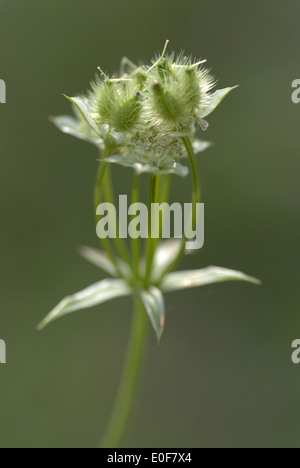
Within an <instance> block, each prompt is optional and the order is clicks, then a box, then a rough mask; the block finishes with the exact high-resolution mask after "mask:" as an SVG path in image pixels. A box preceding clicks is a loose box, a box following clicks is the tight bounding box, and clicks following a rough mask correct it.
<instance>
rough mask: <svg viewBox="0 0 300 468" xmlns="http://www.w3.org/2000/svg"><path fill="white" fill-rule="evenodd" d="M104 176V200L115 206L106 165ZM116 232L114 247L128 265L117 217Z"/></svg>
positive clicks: (108, 170)
mask: <svg viewBox="0 0 300 468" xmlns="http://www.w3.org/2000/svg"><path fill="white" fill-rule="evenodd" d="M106 172H107V173H106V177H105V184H104V190H105V197H106V201H107V202H108V203H112V204H113V205H114V206H115V200H114V192H113V188H112V178H111V170H110V167H109V166H108V167H107V170H106ZM116 231H117V232H116V234H117V237H116V239H114V240H115V243H116V247H117V249H118V252H119V255H120V256H121V258H122V259H123V260H124V261H125V262H127V263H128V265H130V264H131V260H130V256H129V253H128V250H127V246H126V244H125V242H124V239H122V238H121V237H119V223H118V219H117V220H116Z"/></svg>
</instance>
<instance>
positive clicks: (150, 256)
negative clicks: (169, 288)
mask: <svg viewBox="0 0 300 468" xmlns="http://www.w3.org/2000/svg"><path fill="white" fill-rule="evenodd" d="M156 181H157V178H156V176H155V175H151V176H150V186H149V203H148V243H147V255H146V259H147V263H146V277H145V281H146V285H148V283H149V279H150V275H151V269H152V260H153V253H154V239H153V238H152V209H151V207H152V203H155V194H156Z"/></svg>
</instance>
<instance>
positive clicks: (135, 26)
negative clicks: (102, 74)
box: [0, 0, 300, 448]
mask: <svg viewBox="0 0 300 468" xmlns="http://www.w3.org/2000/svg"><path fill="white" fill-rule="evenodd" d="M299 13H300V5H299V1H298V0H289V1H287V2H286V3H285V4H284V5H283V3H282V2H279V1H277V0H275V1H274V0H273V1H271V0H266V1H264V2H260V1H258V0H254V1H253V2H246V3H245V2H240V1H237V0H236V1H234V0H227V1H226V2H224V1H223V0H215V1H211V2H204V1H203V0H202V1H200V0H185V1H184V2H183V1H179V0H163V1H161V0H152V1H151V2H146V1H144V0H128V1H123V0H115V1H108V0H106V1H99V0H98V1H96V0H85V1H84V2H80V1H78V0H76V1H74V0H72V1H71V0H64V1H61V0H51V1H50V0H44V1H42V2H41V1H38V0H26V1H24V0H0V48H1V59H0V78H1V79H4V80H5V81H6V84H7V104H6V105H0V128H1V130H0V132H1V133H0V134H1V137H0V151H1V152H0V264H1V282H0V294H1V295H0V338H2V339H4V340H5V341H6V344H7V361H8V362H7V365H1V366H0V446H1V447H2V448H3V447H7V448H9V447H94V446H96V445H97V444H98V442H99V440H100V438H101V435H102V433H103V431H104V428H105V425H106V422H107V419H108V416H109V413H110V409H111V406H112V403H113V400H114V396H115V392H116V388H117V383H118V381H119V377H120V371H121V368H122V364H123V357H124V351H125V348H126V343H127V339H128V331H129V326H130V315H131V306H132V303H131V300H130V299H128V300H126V299H125V300H119V301H116V302H111V303H108V304H106V305H103V306H102V307H101V308H100V307H98V308H95V309H93V310H91V311H87V312H81V313H77V314H74V315H72V316H70V317H67V318H65V319H61V320H60V321H58V322H56V323H55V324H53V325H52V326H49V327H48V328H47V329H46V330H45V331H44V332H41V333H38V332H36V331H35V326H36V324H37V323H38V322H39V321H40V319H41V318H43V317H44V315H45V314H46V313H47V312H48V311H49V310H50V309H51V308H52V307H53V306H54V305H55V304H56V303H57V302H58V301H59V300H60V299H61V298H62V297H64V296H65V295H66V294H69V293H73V292H75V291H77V290H80V289H82V288H83V287H85V286H87V285H89V284H91V283H93V282H95V281H97V280H98V279H100V278H102V276H101V273H100V271H99V270H97V269H96V268H94V267H93V266H92V265H89V264H88V263H86V262H85V261H84V260H82V259H81V258H80V257H79V256H78V255H77V252H76V249H77V247H78V246H79V245H81V244H87V245H93V246H97V239H96V235H95V223H94V217H93V207H92V192H93V183H94V177H95V171H96V167H97V162H96V159H97V153H96V150H95V148H94V147H93V146H91V145H88V144H86V143H84V142H80V141H77V140H75V139H73V138H71V137H68V136H66V135H63V134H61V133H59V132H58V131H57V130H56V129H55V128H54V127H53V126H52V125H51V124H50V123H49V122H48V120H47V118H48V116H49V115H58V114H62V113H68V112H69V109H70V107H69V105H68V103H67V101H66V100H65V99H64V98H63V97H62V93H67V94H69V95H72V94H73V93H76V92H81V91H85V90H86V89H87V87H88V84H89V81H90V80H91V79H93V77H94V75H95V71H96V68H97V66H100V65H101V67H102V68H104V69H105V70H106V71H108V72H110V73H113V72H114V71H117V70H118V67H119V61H120V59H121V57H122V56H123V55H127V56H129V57H130V58H131V59H132V60H133V61H136V62H139V61H140V60H145V61H149V60H150V59H151V57H152V56H153V54H154V53H155V52H157V51H158V50H161V49H162V46H163V44H164V42H165V39H167V38H168V39H170V41H171V48H173V49H174V50H176V51H180V50H181V49H182V48H183V49H185V51H187V52H188V53H193V54H194V55H195V56H197V57H202V58H207V59H208V64H209V66H211V67H212V71H213V73H214V75H215V76H217V77H218V78H219V86H220V87H225V86H228V85H234V84H236V83H238V84H240V85H241V87H240V88H239V89H238V90H237V91H235V92H234V93H232V94H231V95H230V97H228V98H227V99H226V101H224V104H223V105H222V106H220V108H219V109H218V110H217V111H216V112H215V113H214V114H213V115H212V116H211V117H209V122H210V127H209V130H208V131H207V133H206V134H205V135H203V136H204V137H205V139H208V140H211V141H213V142H214V146H213V148H212V149H210V150H208V151H207V152H206V153H203V154H202V155H201V158H200V161H199V162H200V168H201V177H202V187H203V201H204V202H205V204H206V243H205V247H204V248H203V250H202V251H201V252H200V253H199V254H198V255H196V256H193V257H190V258H188V259H186V260H185V261H184V264H183V265H182V267H186V268H197V267H201V266H207V265H211V264H214V265H220V266H224V267H229V268H234V269H238V270H243V271H245V272H247V273H249V274H252V275H254V276H257V277H259V278H261V279H262V280H263V282H264V285H263V287H261V288H256V287H254V286H251V285H244V284H235V283H233V284H224V285H216V286H212V287H207V288H203V289H199V290H192V291H186V292H180V293H177V294H174V295H169V296H168V297H167V311H168V315H167V326H166V331H165V334H164V337H163V340H162V343H161V346H160V347H158V346H157V343H156V340H155V336H154V333H151V334H150V339H149V350H148V354H147V363H146V370H145V373H144V379H143V383H142V387H141V394H140V400H139V404H138V405H137V407H136V411H135V415H134V418H133V421H132V424H131V427H130V430H129V431H128V435H127V438H126V441H125V446H127V447H162V448H163V447H175V448H176V447H186V448H191V447H299V446H300V367H297V366H295V365H293V364H292V362H291V352H292V350H291V343H292V341H293V340H294V339H296V338H300V310H299V302H300V301H299V295H300V288H299V241H300V223H299V208H300V203H299V177H300V158H299V154H300V153H299V151H300V139H299V122H300V105H298V106H297V105H295V104H293V103H292V101H291V93H292V90H291V83H292V81H293V80H294V79H296V78H300V76H299V75H300V69H299V39H300V32H299V21H298V17H299ZM131 176H132V174H131V171H130V169H128V170H126V169H120V170H117V172H116V178H117V182H118V188H119V190H120V193H126V192H127V189H128V187H129V185H130V181H131ZM145 182H146V179H145ZM189 190H190V180H186V181H182V180H181V179H179V178H178V179H174V185H173V198H174V199H179V200H183V199H185V197H186V194H187V193H188V191H189Z"/></svg>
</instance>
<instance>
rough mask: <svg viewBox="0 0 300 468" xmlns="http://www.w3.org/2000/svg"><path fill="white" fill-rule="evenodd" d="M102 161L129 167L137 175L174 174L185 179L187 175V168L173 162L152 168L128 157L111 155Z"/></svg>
mask: <svg viewBox="0 0 300 468" xmlns="http://www.w3.org/2000/svg"><path fill="white" fill-rule="evenodd" d="M103 161H105V162H108V163H111V164H120V165H121V166H125V167H131V168H132V169H134V170H135V171H136V172H137V173H138V174H144V173H148V174H154V175H168V174H175V175H178V176H180V177H186V176H187V175H188V173H189V170H188V168H187V167H185V166H182V165H181V164H179V163H177V162H174V163H172V164H169V165H166V166H163V167H157V166H152V165H150V164H148V163H143V162H140V161H137V160H136V159H135V158H133V157H130V156H118V155H112V156H110V157H109V158H105V159H103Z"/></svg>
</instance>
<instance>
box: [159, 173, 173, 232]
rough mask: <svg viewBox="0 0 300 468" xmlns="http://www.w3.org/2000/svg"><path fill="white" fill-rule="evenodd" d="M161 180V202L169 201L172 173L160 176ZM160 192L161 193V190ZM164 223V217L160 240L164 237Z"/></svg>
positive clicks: (160, 227) (160, 229)
mask: <svg viewBox="0 0 300 468" xmlns="http://www.w3.org/2000/svg"><path fill="white" fill-rule="evenodd" d="M160 182H161V187H162V194H161V203H168V201H169V193H170V186H171V176H170V175H167V176H160ZM158 193H160V190H159V192H158ZM163 224H164V219H162V223H161V224H160V226H159V240H160V239H161V238H162V235H163Z"/></svg>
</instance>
